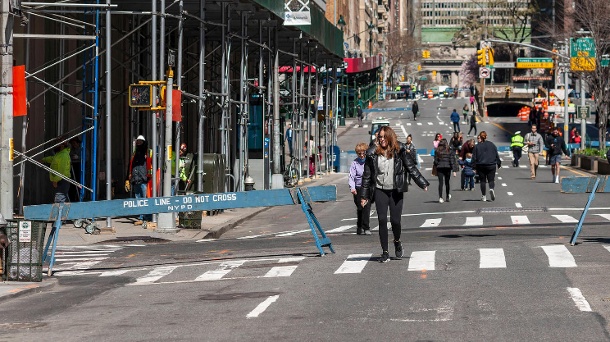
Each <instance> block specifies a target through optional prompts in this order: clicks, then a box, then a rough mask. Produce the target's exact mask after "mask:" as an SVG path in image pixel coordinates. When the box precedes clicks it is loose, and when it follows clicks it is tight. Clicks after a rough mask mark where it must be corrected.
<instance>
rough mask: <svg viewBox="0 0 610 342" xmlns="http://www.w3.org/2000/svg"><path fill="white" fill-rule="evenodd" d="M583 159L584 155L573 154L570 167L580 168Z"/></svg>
mask: <svg viewBox="0 0 610 342" xmlns="http://www.w3.org/2000/svg"><path fill="white" fill-rule="evenodd" d="M583 157H584V155H582V154H572V159H571V161H570V166H574V167H580V159H582V158H583Z"/></svg>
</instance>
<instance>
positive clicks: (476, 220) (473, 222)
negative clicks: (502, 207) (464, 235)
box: [464, 216, 483, 226]
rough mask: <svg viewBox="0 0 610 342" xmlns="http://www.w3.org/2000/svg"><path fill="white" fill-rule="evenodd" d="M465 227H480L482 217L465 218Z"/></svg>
mask: <svg viewBox="0 0 610 342" xmlns="http://www.w3.org/2000/svg"><path fill="white" fill-rule="evenodd" d="M464 225H465V226H482V225H483V216H474V217H470V216H469V217H466V223H464Z"/></svg>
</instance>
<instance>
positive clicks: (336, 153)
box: [328, 145, 341, 172]
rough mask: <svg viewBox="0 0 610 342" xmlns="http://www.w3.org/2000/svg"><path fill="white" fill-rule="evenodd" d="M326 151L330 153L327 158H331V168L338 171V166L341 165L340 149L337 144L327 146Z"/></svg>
mask: <svg viewBox="0 0 610 342" xmlns="http://www.w3.org/2000/svg"><path fill="white" fill-rule="evenodd" d="M328 153H329V154H330V156H329V158H333V159H332V160H331V165H332V167H333V170H334V171H335V172H339V168H340V167H341V166H340V165H341V149H340V148H339V146H337V145H333V146H328Z"/></svg>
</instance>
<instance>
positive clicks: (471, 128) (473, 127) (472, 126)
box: [468, 124, 477, 135]
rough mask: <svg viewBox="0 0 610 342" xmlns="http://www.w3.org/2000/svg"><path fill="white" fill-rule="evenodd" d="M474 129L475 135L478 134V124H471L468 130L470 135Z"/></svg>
mask: <svg viewBox="0 0 610 342" xmlns="http://www.w3.org/2000/svg"><path fill="white" fill-rule="evenodd" d="M473 129H474V135H477V125H476V124H474V125H470V129H469V130H468V135H470V132H471V131H472V130H473Z"/></svg>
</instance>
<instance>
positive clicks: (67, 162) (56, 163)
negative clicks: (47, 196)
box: [42, 137, 72, 203]
mask: <svg viewBox="0 0 610 342" xmlns="http://www.w3.org/2000/svg"><path fill="white" fill-rule="evenodd" d="M59 140H60V143H59V144H57V145H56V146H55V148H54V151H55V154H54V155H52V156H48V157H44V158H42V162H43V163H46V164H49V165H50V167H51V170H53V171H55V172H49V180H50V181H51V185H52V186H53V191H54V192H55V194H54V196H53V202H54V203H65V202H70V197H69V194H68V193H69V191H70V182H68V181H67V179H70V167H71V165H72V164H71V159H70V145H69V143H68V142H67V141H65V138H64V137H60V138H59Z"/></svg>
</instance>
